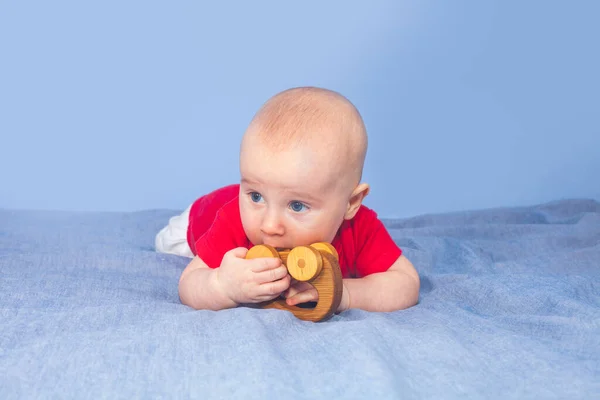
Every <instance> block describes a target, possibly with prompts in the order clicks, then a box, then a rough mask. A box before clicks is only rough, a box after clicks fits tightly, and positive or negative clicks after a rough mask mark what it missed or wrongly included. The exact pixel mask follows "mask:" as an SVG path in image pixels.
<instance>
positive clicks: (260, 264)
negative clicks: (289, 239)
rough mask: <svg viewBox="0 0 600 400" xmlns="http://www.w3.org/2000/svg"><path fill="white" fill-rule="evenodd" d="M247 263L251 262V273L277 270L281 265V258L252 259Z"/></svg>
mask: <svg viewBox="0 0 600 400" xmlns="http://www.w3.org/2000/svg"><path fill="white" fill-rule="evenodd" d="M248 261H251V262H252V267H251V268H250V269H251V270H252V272H263V271H268V270H270V269H275V268H278V267H279V266H280V265H281V258H277V257H261V258H253V259H250V260H248Z"/></svg>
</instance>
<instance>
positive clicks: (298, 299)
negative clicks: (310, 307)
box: [285, 288, 319, 306]
mask: <svg viewBox="0 0 600 400" xmlns="http://www.w3.org/2000/svg"><path fill="white" fill-rule="evenodd" d="M318 300H319V292H317V289H314V288H313V289H310V290H305V291H304V292H300V293H296V294H295V295H293V296H291V297H288V298H287V299H286V300H285V301H286V303H287V304H288V305H290V306H295V305H296V304H300V303H306V302H309V301H318Z"/></svg>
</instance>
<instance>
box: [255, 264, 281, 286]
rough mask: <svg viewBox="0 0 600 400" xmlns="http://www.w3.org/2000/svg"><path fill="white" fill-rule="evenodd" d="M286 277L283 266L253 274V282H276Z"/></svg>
mask: <svg viewBox="0 0 600 400" xmlns="http://www.w3.org/2000/svg"><path fill="white" fill-rule="evenodd" d="M286 275H288V270H287V268H286V267H285V265H280V266H279V267H277V268H273V269H268V270H266V271H262V272H257V273H255V274H254V282H256V283H259V284H261V283H267V282H273V281H278V280H280V279H281V278H284V277H285V276H286Z"/></svg>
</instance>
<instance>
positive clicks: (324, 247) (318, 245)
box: [310, 242, 340, 260]
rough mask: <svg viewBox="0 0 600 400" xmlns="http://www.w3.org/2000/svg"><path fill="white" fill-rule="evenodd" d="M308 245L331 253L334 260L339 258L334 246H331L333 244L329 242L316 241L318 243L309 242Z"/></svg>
mask: <svg viewBox="0 0 600 400" xmlns="http://www.w3.org/2000/svg"><path fill="white" fill-rule="evenodd" d="M310 247H312V248H313V249H316V250H320V251H324V252H327V253H329V254H331V255H332V256H334V257H335V259H336V260H339V259H340V256H339V254H338V252H337V250H336V249H335V247H333V245H332V244H331V243H327V242H318V243H313V244H311V245H310Z"/></svg>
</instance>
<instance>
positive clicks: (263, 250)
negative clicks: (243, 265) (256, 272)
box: [246, 244, 279, 259]
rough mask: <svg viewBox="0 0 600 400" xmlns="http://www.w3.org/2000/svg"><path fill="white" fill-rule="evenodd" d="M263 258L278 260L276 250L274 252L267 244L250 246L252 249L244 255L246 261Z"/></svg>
mask: <svg viewBox="0 0 600 400" xmlns="http://www.w3.org/2000/svg"><path fill="white" fill-rule="evenodd" d="M264 257H276V258H279V253H278V252H277V250H275V248H274V247H272V246H269V245H268V244H259V245H256V246H252V248H251V249H250V250H248V252H247V253H246V258H247V259H250V258H264Z"/></svg>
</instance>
